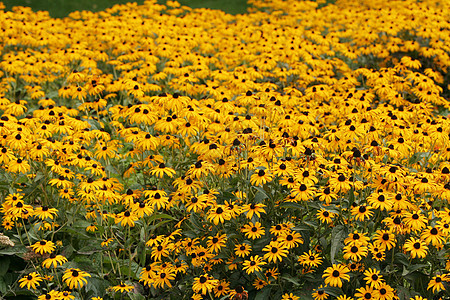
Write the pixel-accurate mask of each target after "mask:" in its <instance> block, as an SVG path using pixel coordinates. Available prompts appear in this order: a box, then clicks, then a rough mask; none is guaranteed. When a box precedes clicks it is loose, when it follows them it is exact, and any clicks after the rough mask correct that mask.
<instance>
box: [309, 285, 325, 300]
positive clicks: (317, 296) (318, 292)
mask: <svg viewBox="0 0 450 300" xmlns="http://www.w3.org/2000/svg"><path fill="white" fill-rule="evenodd" d="M311 295H312V297H313V299H314V300H326V299H328V297H329V294H328V293H326V292H325V291H324V290H323V286H322V285H320V286H319V287H318V288H317V289H314V290H313V292H312V294H311Z"/></svg>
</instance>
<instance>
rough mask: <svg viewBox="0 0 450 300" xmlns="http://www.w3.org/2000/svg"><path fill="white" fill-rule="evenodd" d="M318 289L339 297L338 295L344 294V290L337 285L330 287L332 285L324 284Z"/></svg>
mask: <svg viewBox="0 0 450 300" xmlns="http://www.w3.org/2000/svg"><path fill="white" fill-rule="evenodd" d="M320 290H322V291H324V292H325V293H327V294H328V295H331V296H333V297H339V295H342V294H344V292H343V291H342V290H341V289H340V288H337V287H332V286H326V287H323V288H321V289H320Z"/></svg>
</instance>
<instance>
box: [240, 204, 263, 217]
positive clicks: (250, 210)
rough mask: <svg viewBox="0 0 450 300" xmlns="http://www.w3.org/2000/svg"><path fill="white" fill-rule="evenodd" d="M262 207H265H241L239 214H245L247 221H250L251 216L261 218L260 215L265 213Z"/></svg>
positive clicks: (253, 205) (254, 205) (259, 205)
mask: <svg viewBox="0 0 450 300" xmlns="http://www.w3.org/2000/svg"><path fill="white" fill-rule="evenodd" d="M264 207H266V205H264V204H262V203H256V204H255V203H251V204H246V205H244V206H242V210H241V213H246V215H245V216H246V217H247V219H251V218H252V217H253V215H256V216H258V218H261V213H265V212H266V211H265V209H264Z"/></svg>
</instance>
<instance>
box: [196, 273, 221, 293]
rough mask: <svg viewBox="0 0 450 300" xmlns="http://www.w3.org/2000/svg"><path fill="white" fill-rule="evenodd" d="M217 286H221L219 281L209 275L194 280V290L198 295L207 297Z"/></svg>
mask: <svg viewBox="0 0 450 300" xmlns="http://www.w3.org/2000/svg"><path fill="white" fill-rule="evenodd" d="M217 284H219V280H217V279H214V278H213V277H211V276H210V275H208V274H204V275H202V276H200V277H196V278H194V284H193V286H192V289H193V290H194V292H196V293H200V294H202V295H206V294H207V293H208V292H211V291H212V290H213V289H214V288H215V287H216V285H217Z"/></svg>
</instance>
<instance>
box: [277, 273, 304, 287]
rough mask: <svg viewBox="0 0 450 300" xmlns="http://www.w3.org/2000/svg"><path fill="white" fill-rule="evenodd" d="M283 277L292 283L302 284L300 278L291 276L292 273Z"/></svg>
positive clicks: (282, 277)
mask: <svg viewBox="0 0 450 300" xmlns="http://www.w3.org/2000/svg"><path fill="white" fill-rule="evenodd" d="M281 279H285V280H287V281H289V282H290V283H292V284H294V285H295V286H299V285H300V282H299V281H298V279H297V278H294V277H291V276H290V275H284V276H281Z"/></svg>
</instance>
